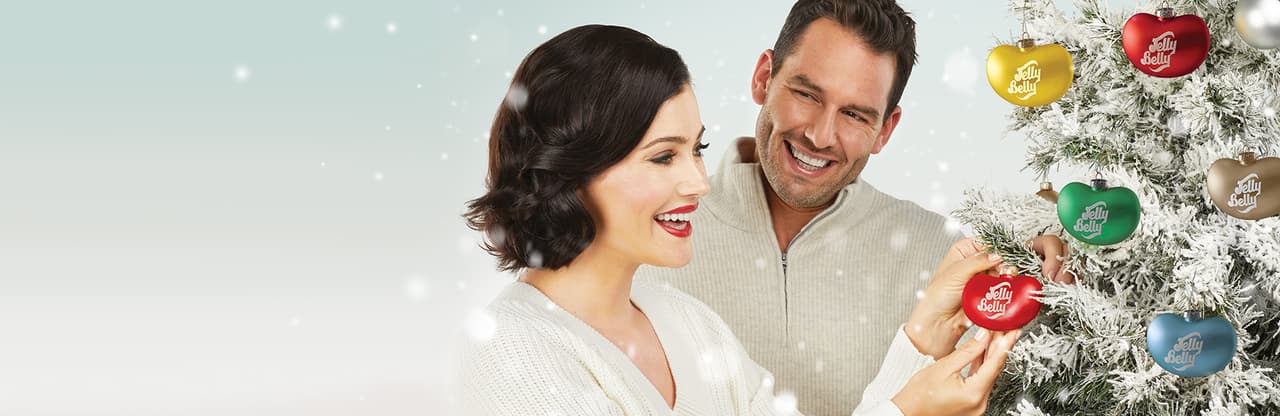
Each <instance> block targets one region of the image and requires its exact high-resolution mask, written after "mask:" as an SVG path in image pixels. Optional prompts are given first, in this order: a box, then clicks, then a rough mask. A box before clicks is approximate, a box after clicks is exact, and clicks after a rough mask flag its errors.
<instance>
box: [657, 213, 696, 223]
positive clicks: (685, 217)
mask: <svg viewBox="0 0 1280 416" xmlns="http://www.w3.org/2000/svg"><path fill="white" fill-rule="evenodd" d="M654 218H656V219H657V220H658V221H670V222H683V221H689V214H658V216H657V217H654Z"/></svg>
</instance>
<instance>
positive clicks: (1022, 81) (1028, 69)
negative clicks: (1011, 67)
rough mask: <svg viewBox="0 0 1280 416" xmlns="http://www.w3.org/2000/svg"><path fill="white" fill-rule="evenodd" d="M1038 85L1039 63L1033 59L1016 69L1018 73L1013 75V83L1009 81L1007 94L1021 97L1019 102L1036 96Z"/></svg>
mask: <svg viewBox="0 0 1280 416" xmlns="http://www.w3.org/2000/svg"><path fill="white" fill-rule="evenodd" d="M1039 84H1040V63H1039V62H1036V61H1035V60H1034V59H1033V60H1031V61H1028V62H1027V63H1025V64H1023V65H1022V66H1020V67H1018V73H1017V74H1014V75H1013V81H1009V94H1010V95H1015V96H1016V95H1018V94H1022V96H1020V97H1018V99H1019V100H1026V99H1028V98H1031V97H1034V96H1035V95H1036V86H1037V85H1039Z"/></svg>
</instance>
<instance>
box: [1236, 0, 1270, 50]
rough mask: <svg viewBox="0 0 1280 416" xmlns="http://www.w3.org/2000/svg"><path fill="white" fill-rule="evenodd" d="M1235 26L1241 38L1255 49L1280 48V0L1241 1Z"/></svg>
mask: <svg viewBox="0 0 1280 416" xmlns="http://www.w3.org/2000/svg"><path fill="white" fill-rule="evenodd" d="M1235 24H1236V31H1238V32H1240V38H1241V39H1244V41H1245V42H1246V43H1248V44H1250V45H1253V47H1255V48H1258V49H1271V48H1275V47H1277V46H1280V0H1240V3H1239V4H1237V5H1236V15H1235Z"/></svg>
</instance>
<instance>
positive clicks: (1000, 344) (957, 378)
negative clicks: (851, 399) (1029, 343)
mask: <svg viewBox="0 0 1280 416" xmlns="http://www.w3.org/2000/svg"><path fill="white" fill-rule="evenodd" d="M1021 333H1022V331H1019V330H1014V331H1010V332H987V330H985V329H984V330H980V331H978V334H977V335H976V336H974V337H973V339H971V340H969V342H967V343H965V345H964V346H962V347H960V349H957V350H955V351H954V352H952V353H951V354H950V355H947V356H946V357H943V358H942V359H941V360H938V361H937V362H935V363H934V364H933V365H931V366H928V367H925V368H924V369H923V370H920V372H918V373H916V374H915V375H914V376H912V377H911V380H910V381H908V382H907V385H906V386H903V387H902V390H901V391H899V392H898V394H897V395H894V396H893V404H894V405H896V406H898V409H899V410H902V414H903V415H907V416H915V415H981V414H983V413H984V412H986V410H987V399H988V398H989V397H990V396H991V387H992V386H993V385H995V382H996V377H998V376H999V375H1000V372H1001V371H1003V370H1004V364H1005V360H1006V359H1008V358H1009V350H1011V349H1013V344H1014V342H1017V340H1018V335H1020V334H1021ZM965 366H970V368H969V377H968V378H965V377H962V376H961V375H960V371H961V370H963V369H964V368H965Z"/></svg>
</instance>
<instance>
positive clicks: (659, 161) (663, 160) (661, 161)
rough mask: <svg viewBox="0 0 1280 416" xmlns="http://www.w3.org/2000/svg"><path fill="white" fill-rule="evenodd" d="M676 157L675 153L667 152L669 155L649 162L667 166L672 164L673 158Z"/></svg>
mask: <svg viewBox="0 0 1280 416" xmlns="http://www.w3.org/2000/svg"><path fill="white" fill-rule="evenodd" d="M675 156H676V155H675V154H674V153H671V152H667V153H663V154H662V155H661V156H658V157H655V158H653V159H649V161H650V162H653V163H657V164H659V165H666V164H670V163H671V158H673V157H675Z"/></svg>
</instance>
